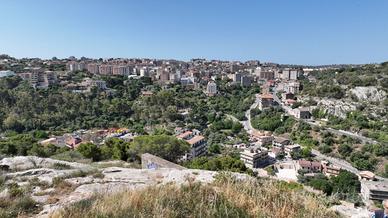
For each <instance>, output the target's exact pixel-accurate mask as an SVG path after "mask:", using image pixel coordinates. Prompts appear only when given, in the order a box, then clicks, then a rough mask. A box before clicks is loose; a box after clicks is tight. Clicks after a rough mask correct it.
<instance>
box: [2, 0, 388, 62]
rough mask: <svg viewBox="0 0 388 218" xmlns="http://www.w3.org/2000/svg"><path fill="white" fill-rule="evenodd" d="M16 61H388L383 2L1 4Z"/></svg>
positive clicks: (6, 41)
mask: <svg viewBox="0 0 388 218" xmlns="http://www.w3.org/2000/svg"><path fill="white" fill-rule="evenodd" d="M0 9H1V10H0V24H1V25H0V53H6V54H10V55H12V56H15V57H42V58H51V57H53V56H57V57H60V58H62V57H68V56H71V55H74V56H76V57H81V56H86V57H97V58H99V57H103V58H106V57H149V58H174V59H180V60H188V59H190V58H197V57H203V58H208V59H223V60H243V61H244V60H250V59H258V60H262V61H271V62H278V63H290V64H312V65H318V64H337V63H370V62H382V61H388V1H386V0H363V1H361V0H320V1H318V0H272V1H269V0H256V1H254V0H238V1H237V0H235V1H232V0H152V1H151V0H136V1H135V0H133V1H131V0H110V1H108V0H61V1H60V0H34V1H31V0H0Z"/></svg>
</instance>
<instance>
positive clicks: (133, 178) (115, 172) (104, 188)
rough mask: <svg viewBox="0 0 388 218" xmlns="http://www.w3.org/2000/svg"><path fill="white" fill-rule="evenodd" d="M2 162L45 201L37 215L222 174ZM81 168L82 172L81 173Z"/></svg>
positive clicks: (36, 197)
mask: <svg viewBox="0 0 388 218" xmlns="http://www.w3.org/2000/svg"><path fill="white" fill-rule="evenodd" d="M54 163H61V164H62V165H66V166H71V169H55V168H54V167H53V166H54ZM0 165H3V166H8V167H9V169H10V170H11V172H6V173H5V176H6V178H8V180H7V183H11V182H16V183H18V184H19V185H20V186H24V187H31V186H32V189H31V191H30V195H31V198H32V199H34V200H35V201H36V202H38V203H40V204H41V205H43V210H42V211H41V212H40V213H39V214H38V215H37V216H36V217H48V216H49V215H50V214H51V213H52V212H53V211H55V210H57V209H59V208H62V207H65V206H67V205H69V204H71V203H75V202H78V201H81V200H83V199H87V198H90V197H92V196H93V195H96V194H107V193H115V192H122V191H125V190H132V189H141V188H145V187H148V186H155V185H161V184H166V183H171V182H173V183H175V184H177V185H179V184H183V183H187V182H202V183H210V182H212V181H214V178H215V176H216V175H217V174H218V173H217V172H214V171H206V170H192V169H176V168H172V169H171V168H159V169H133V168H125V167H105V168H104V167H101V166H98V167H92V166H91V165H86V164H80V163H73V162H66V161H58V160H53V159H50V158H38V157H13V158H4V159H2V160H1V161H0ZM36 167H40V168H36ZM81 171H82V172H83V173H82V174H80V173H77V172H81ZM233 175H234V177H236V178H237V179H240V180H245V179H248V178H250V177H249V176H248V175H246V174H239V173H233ZM54 178H60V180H61V181H63V184H65V186H67V187H63V185H62V186H59V187H56V186H55V185H52V184H53V179H54ZM41 183H43V184H44V185H41ZM7 195H8V190H4V191H2V192H1V193H0V197H1V196H2V197H6V196H7Z"/></svg>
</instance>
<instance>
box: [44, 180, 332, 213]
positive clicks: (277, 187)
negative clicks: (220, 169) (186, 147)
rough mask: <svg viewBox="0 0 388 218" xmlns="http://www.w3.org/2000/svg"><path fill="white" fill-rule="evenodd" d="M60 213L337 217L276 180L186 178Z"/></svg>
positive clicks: (98, 199)
mask: <svg viewBox="0 0 388 218" xmlns="http://www.w3.org/2000/svg"><path fill="white" fill-rule="evenodd" d="M52 217H53V218H59V217H61V218H62V217H72V218H78V217H276V218H283V217H284V218H286V217H287V218H292V217H295V218H296V217H298V218H299V217H314V218H317V217H325V218H331V217H339V216H338V215H336V214H335V213H334V212H332V211H328V210H327V208H326V204H325V202H324V200H323V199H321V198H319V197H315V196H313V195H311V194H307V193H305V192H304V191H303V190H302V189H300V188H299V187H298V186H290V185H287V184H285V183H279V182H275V181H270V180H265V181H245V182H237V181H235V180H234V179H231V178H226V177H225V178H221V179H218V180H217V182H214V183H213V184H210V185H201V184H199V183H192V182H189V183H188V184H186V185H182V186H180V187H179V186H176V185H174V184H167V185H162V186H158V187H149V188H146V189H144V190H138V191H127V192H123V193H118V194H113V195H108V196H96V197H95V198H93V199H89V200H84V201H82V202H79V203H76V204H74V205H72V206H70V207H68V208H65V209H63V210H60V211H57V212H56V213H55V214H53V215H52Z"/></svg>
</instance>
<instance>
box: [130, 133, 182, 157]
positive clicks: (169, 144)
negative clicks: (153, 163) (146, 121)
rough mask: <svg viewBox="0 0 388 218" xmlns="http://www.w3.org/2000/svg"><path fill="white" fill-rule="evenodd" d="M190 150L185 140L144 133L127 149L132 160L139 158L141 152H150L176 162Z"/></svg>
mask: <svg viewBox="0 0 388 218" xmlns="http://www.w3.org/2000/svg"><path fill="white" fill-rule="evenodd" d="M189 150H190V147H189V145H188V143H187V142H185V141H183V140H179V139H177V138H175V137H174V136H168V135H144V136H138V137H136V138H135V139H134V140H133V141H132V142H131V143H130V144H129V149H128V151H127V154H128V155H129V156H128V157H129V158H131V159H132V160H134V159H139V158H140V155H141V154H144V153H150V154H153V155H156V156H159V157H161V158H164V159H166V160H169V161H173V162H177V161H178V159H179V158H180V157H182V156H183V155H184V154H185V153H186V152H188V151H189Z"/></svg>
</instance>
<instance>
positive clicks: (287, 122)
mask: <svg viewBox="0 0 388 218" xmlns="http://www.w3.org/2000/svg"><path fill="white" fill-rule="evenodd" d="M251 116H252V120H251V124H252V126H253V127H254V128H256V129H260V130H266V131H275V130H277V129H279V128H281V129H279V130H278V133H281V132H286V131H288V130H290V128H292V126H293V125H294V120H293V119H292V118H290V117H283V116H284V112H283V110H282V109H281V108H269V109H266V110H263V111H260V110H258V109H255V110H252V111H251Z"/></svg>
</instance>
